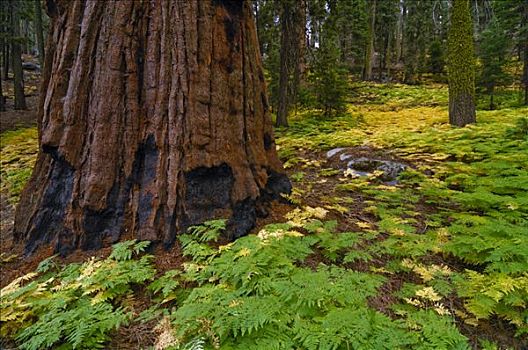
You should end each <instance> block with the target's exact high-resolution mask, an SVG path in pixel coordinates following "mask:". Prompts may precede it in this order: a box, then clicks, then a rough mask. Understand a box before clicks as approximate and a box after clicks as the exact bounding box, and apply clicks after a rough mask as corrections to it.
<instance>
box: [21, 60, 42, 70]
mask: <svg viewBox="0 0 528 350" xmlns="http://www.w3.org/2000/svg"><path fill="white" fill-rule="evenodd" d="M22 69H24V70H40V66H39V65H38V64H35V63H33V62H24V63H22Z"/></svg>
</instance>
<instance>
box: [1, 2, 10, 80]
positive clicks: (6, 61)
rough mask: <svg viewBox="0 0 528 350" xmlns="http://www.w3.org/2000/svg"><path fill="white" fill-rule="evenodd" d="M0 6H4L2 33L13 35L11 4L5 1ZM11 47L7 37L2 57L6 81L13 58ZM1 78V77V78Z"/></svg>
mask: <svg viewBox="0 0 528 350" xmlns="http://www.w3.org/2000/svg"><path fill="white" fill-rule="evenodd" d="M0 6H2V14H3V16H2V18H1V20H2V22H3V24H2V31H3V33H6V35H11V32H12V31H11V28H10V23H11V19H10V14H11V10H10V3H9V2H7V1H3V2H0ZM9 46H10V42H9V38H8V37H6V38H4V39H3V47H2V57H3V61H2V73H3V78H4V80H7V79H9V68H10V67H11V58H10V55H9ZM0 78H1V77H0Z"/></svg>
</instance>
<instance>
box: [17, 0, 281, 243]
mask: <svg viewBox="0 0 528 350" xmlns="http://www.w3.org/2000/svg"><path fill="white" fill-rule="evenodd" d="M47 8H48V12H49V14H50V15H51V17H52V25H51V31H50V35H49V41H48V45H47V49H46V63H45V64H44V68H45V72H44V81H43V85H42V95H41V96H42V97H41V103H40V110H39V128H40V136H39V137H40V146H41V152H40V154H39V157H38V160H37V164H36V167H35V170H34V173H33V176H32V178H31V180H30V182H29V184H28V185H27V187H26V188H25V190H24V192H23V194H22V197H21V202H20V204H19V206H18V208H17V215H16V222H15V234H16V236H17V237H18V239H19V240H23V241H24V242H25V243H26V249H27V251H28V252H31V251H33V250H34V248H36V247H38V246H39V245H41V244H49V243H53V244H55V247H56V249H57V250H58V251H59V252H61V253H67V252H68V251H71V250H72V249H75V248H83V249H91V248H98V247H100V246H101V245H103V244H106V243H108V242H113V241H117V240H118V239H120V238H121V237H122V236H125V235H126V237H127V238H131V237H134V238H138V239H141V240H152V241H158V242H163V243H165V244H167V245H170V244H171V243H172V242H173V241H174V240H175V237H176V235H177V234H178V232H181V231H182V230H184V229H185V228H186V227H188V226H189V225H192V224H197V223H200V222H202V221H204V220H207V219H211V218H218V217H223V218H230V221H229V229H230V230H229V231H230V234H231V237H238V236H241V235H243V234H246V233H247V232H248V231H249V230H250V229H251V228H252V227H253V226H254V223H255V217H256V216H257V215H258V214H260V215H265V214H266V210H267V208H266V206H267V205H266V203H268V202H269V201H270V200H272V199H275V198H277V197H278V195H279V193H281V192H288V191H289V190H290V183H289V181H288V180H287V178H286V177H285V176H284V175H283V174H282V166H281V164H280V161H279V160H278V157H277V153H276V150H275V144H274V141H273V132H272V126H271V120H270V118H269V113H268V103H267V97H266V91H265V84H264V76H263V72H262V67H261V62H260V55H259V51H258V42H257V38H256V30H255V26H254V23H253V17H252V13H251V7H250V3H249V2H246V1H241V0H234V1H233V0H188V1H170V0H166V1H163V0H151V1H96V0H93V1H91V0H83V1H66V0H62V1H61V0H48V1H47Z"/></svg>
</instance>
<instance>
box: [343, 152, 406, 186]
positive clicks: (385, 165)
mask: <svg viewBox="0 0 528 350" xmlns="http://www.w3.org/2000/svg"><path fill="white" fill-rule="evenodd" d="M347 168H349V169H353V170H355V171H356V172H363V173H365V175H368V174H370V173H372V172H374V171H376V170H380V171H383V174H382V175H381V176H380V179H381V180H383V181H389V182H391V181H394V180H396V179H397V177H398V175H400V173H401V172H402V171H404V170H405V169H407V165H405V164H403V163H400V162H395V161H390V160H380V159H371V158H366V157H361V158H357V159H353V160H351V161H349V162H348V163H347Z"/></svg>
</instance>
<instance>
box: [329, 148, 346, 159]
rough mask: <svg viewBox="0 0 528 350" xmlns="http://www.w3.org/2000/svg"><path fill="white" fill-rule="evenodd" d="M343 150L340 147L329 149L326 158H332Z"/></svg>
mask: <svg viewBox="0 0 528 350" xmlns="http://www.w3.org/2000/svg"><path fill="white" fill-rule="evenodd" d="M343 150H344V148H342V147H339V148H334V149H331V150H330V151H328V152H326V158H332V157H333V156H335V155H336V154H338V153H339V152H341V151H343Z"/></svg>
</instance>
